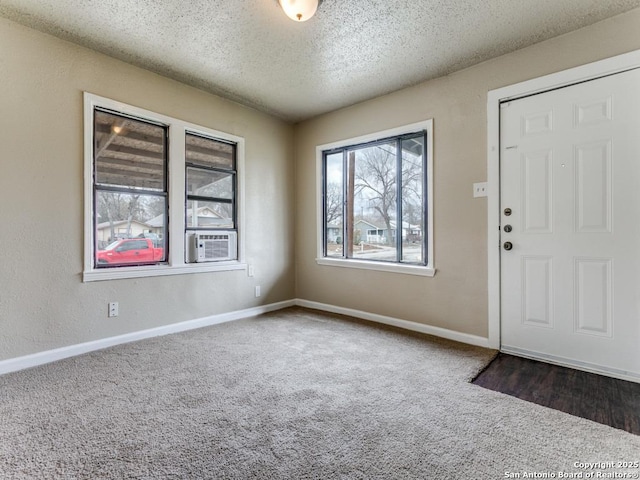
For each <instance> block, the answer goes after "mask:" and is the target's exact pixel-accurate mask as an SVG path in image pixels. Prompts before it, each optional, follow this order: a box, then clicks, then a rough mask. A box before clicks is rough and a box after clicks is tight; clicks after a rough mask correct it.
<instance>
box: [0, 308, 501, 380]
mask: <svg viewBox="0 0 640 480" xmlns="http://www.w3.org/2000/svg"><path fill="white" fill-rule="evenodd" d="M293 306H300V307H306V308H311V309H315V310H322V311H325V312H331V313H338V314H342V315H348V316H351V317H355V318H361V319H363V320H369V321H372V322H377V323H382V324H385V325H392V326H394V327H399V328H404V329H406V330H411V331H414V332H420V333H426V334H428V335H434V336H436V337H442V338H447V339H449V340H455V341H458V342H462V343H468V344H471V345H477V346H479V347H486V348H490V346H489V340H488V339H487V338H483V337H478V336H475V335H469V334H467V333H461V332H456V331H454V330H448V329H445V328H440V327H432V326H430V325H424V324H421V323H416V322H409V321H407V320H400V319H398V318H393V317H387V316H384V315H378V314H375V313H369V312H363V311H361V310H354V309H351V308H343V307H337V306H335V305H329V304H326V303H318V302H311V301H309V300H301V299H294V300H286V301H283V302H277V303H271V304H269V305H262V306H260V307H253V308H247V309H244V310H236V311H234V312H227V313H220V314H217V315H211V316H208V317H203V318H197V319H195V320H187V321H185V322H179V323H173V324H170V325H164V326H162V327H156V328H150V329H147V330H140V331H138V332H131V333H126V334H124V335H117V336H115V337H108V338H103V339H100V340H94V341H91V342H85V343H79V344H76V345H69V346H67V347H61V348H56V349H53V350H46V351H44V352H38V353H34V354H31V355H25V356H22V357H16V358H10V359H8V360H3V361H0V375H2V374H5V373H10V372H16V371H19V370H24V369H26V368H31V367H37V366H38V365H44V364H46V363H51V362H55V361H57V360H62V359H65V358H69V357H75V356H77V355H82V354H84V353H89V352H93V351H96V350H102V349H104V348H108V347H113V346H115V345H122V344H125V343H130V342H135V341H138V340H144V339H146V338H152V337H159V336H162V335H169V334H171V333H178V332H184V331H187V330H193V329H194V328H202V327H208V326H211V325H217V324H220V323H225V322H231V321H234V320H240V319H243V318H249V317H254V316H256V315H261V314H263V313H267V312H273V311H275V310H281V309H283V308H287V307H293Z"/></svg>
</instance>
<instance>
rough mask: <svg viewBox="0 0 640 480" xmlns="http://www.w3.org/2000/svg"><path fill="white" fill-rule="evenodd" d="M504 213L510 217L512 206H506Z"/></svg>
mask: <svg viewBox="0 0 640 480" xmlns="http://www.w3.org/2000/svg"><path fill="white" fill-rule="evenodd" d="M504 215H505V217H508V216H509V215H511V209H510V208H505V209H504Z"/></svg>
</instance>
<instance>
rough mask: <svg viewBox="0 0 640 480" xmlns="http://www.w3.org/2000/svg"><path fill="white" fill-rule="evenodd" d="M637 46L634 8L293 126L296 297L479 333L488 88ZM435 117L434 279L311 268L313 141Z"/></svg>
mask: <svg viewBox="0 0 640 480" xmlns="http://www.w3.org/2000/svg"><path fill="white" fill-rule="evenodd" d="M636 49H640V10H634V11H631V12H629V13H627V14H624V15H621V16H618V17H615V18H613V19H610V20H607V21H604V22H600V23H598V24H595V25H593V26H591V27H587V28H584V29H582V30H579V31H576V32H573V33H571V34H568V35H564V36H562V37H558V38H555V39H552V40H550V41H546V42H543V43H540V44H538V45H534V46H532V47H530V48H527V49H524V50H520V51H517V52H515V53H512V54H509V55H505V56H503V57H500V58H497V59H495V60H491V61H488V62H485V63H483V64H480V65H477V66H475V67H472V68H469V69H466V70H464V71H461V72H458V73H456V74H452V75H449V76H446V77H443V78H439V79H436V80H433V81H429V82H426V83H423V84H420V85H418V86H416V87H412V88H408V89H404V90H401V91H398V92H395V93H392V94H389V95H386V96H383V97H380V98H377V99H374V100H371V101H368V102H364V103H361V104H358V105H356V106H353V107H351V108H347V109H344V110H340V111H337V112H333V113H330V114H327V115H324V116H321V117H319V118H316V119H313V120H310V121H307V122H303V123H301V124H299V125H298V126H297V127H296V130H295V158H296V189H297V193H296V199H297V207H298V210H297V212H296V240H297V241H296V246H297V249H296V279H297V280H296V285H297V295H298V298H301V299H305V300H310V301H315V302H322V303H328V304H332V305H337V306H341V307H346V308H352V309H357V310H362V311H366V312H371V313H375V314H380V315H388V316H391V317H395V318H400V319H404V320H409V321H414V322H419V323H424V324H428V325H433V326H437V327H443V328H447V329H451V330H456V331H460V332H464V333H468V334H473V335H479V336H482V337H486V336H487V331H488V327H487V323H488V320H487V241H486V237H487V204H486V199H474V198H473V196H472V184H473V183H474V182H481V181H485V180H486V179H487V167H486V162H487V160H486V159H487V156H486V145H487V121H486V118H487V111H486V103H487V92H488V91H489V90H492V89H496V88H499V87H503V86H506V85H510V84H513V83H517V82H520V81H524V80H528V79H531V78H535V77H539V76H542V75H545V74H549V73H553V72H557V71H560V70H565V69H568V68H571V67H574V66H578V65H582V64H585V63H589V62H593V61H596V60H600V59H603V58H606V57H610V56H614V55H618V54H621V53H626V52H629V51H632V50H636ZM428 118H433V119H434V195H435V200H434V208H435V215H434V222H435V226H434V228H435V262H436V268H437V273H436V276H435V277H433V278H423V277H415V276H410V275H400V274H395V273H382V272H375V273H374V272H371V271H366V270H355V269H345V268H336V267H329V266H319V265H317V264H316V262H315V256H316V238H317V233H318V232H317V228H316V198H317V195H316V170H315V162H316V157H315V147H316V145H322V144H325V143H330V142H335V141H338V140H342V139H346V138H350V137H355V136H359V135H364V134H368V133H373V132H376V131H380V130H385V129H388V128H392V127H396V126H401V125H405V124H409V123H413V122H417V121H421V120H425V119H428Z"/></svg>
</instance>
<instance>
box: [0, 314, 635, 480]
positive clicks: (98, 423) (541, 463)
mask: <svg viewBox="0 0 640 480" xmlns="http://www.w3.org/2000/svg"><path fill="white" fill-rule="evenodd" d="M494 354H495V352H494V351H491V350H486V349H482V348H477V347H472V346H468V345H462V344H458V343H455V342H450V341H446V340H442V339H436V338H433V337H429V336H425V335H419V334H412V333H408V332H403V331H401V330H395V329H392V328H387V327H382V326H377V325H374V324H369V323H366V322H361V321H357V320H354V319H349V318H347V317H339V316H334V315H329V314H324V313H320V312H317V311H312V310H306V309H299V308H292V309H286V310H282V311H279V312H274V313H271V314H267V315H263V316H260V317H256V318H252V319H246V320H241V321H236V322H231V323H226V324H222V325H217V326H212V327H208V328H203V329H198V330H192V331H189V332H184V333H180V334H175V335H170V336H165V337H159V338H154V339H149V340H145V341H141V342H136V343H131V344H127V345H121V346H117V347H113V348H110V349H106V350H102V351H99V352H93V353H90V354H86V355H83V356H79V357H75V358H71V359H67V360H63V361H60V362H56V363H52V364H49V365H45V366H41V367H37V368H33V369H30V370H25V371H22V372H16V373H12V374H8V375H4V376H2V377H0V478H3V479H4V478H7V479H24V478H29V479H31V478H42V479H57V478H62V479H100V478H108V479H121V478H122V479H124V478H135V479H147V478H176V479H183V478H194V479H206V478H212V479H213V478H215V479H250V478H259V479H311V478H313V479H333V478H340V479H374V478H380V479H382V478H385V479H387V478H389V479H430V478H434V479H494V478H495V479H497V478H508V477H507V475H508V474H519V475H520V478H526V477H523V476H522V475H523V474H524V473H527V474H543V473H547V474H551V473H553V474H555V475H556V477H555V478H558V472H564V473H580V472H582V474H583V475H585V474H587V473H588V472H592V473H595V472H597V473H600V474H611V473H614V472H618V473H625V474H628V475H637V474H638V473H639V472H640V470H639V469H637V468H620V469H617V468H616V467H617V465H615V463H614V465H613V468H610V467H611V466H610V465H608V464H607V465H596V467H595V469H593V470H586V469H585V467H584V466H583V465H582V464H584V463H595V462H618V461H636V462H637V461H640V437H639V436H635V435H631V434H629V433H626V432H623V431H621V430H616V429H613V428H610V427H607V426H604V425H600V424H597V423H594V422H591V421H588V420H585V419H581V418H577V417H573V416H571V415H568V414H565V413H562V412H558V411H555V410H551V409H548V408H545V407H541V406H538V405H534V404H531V403H528V402H525V401H522V400H519V399H517V398H514V397H510V396H507V395H503V394H500V393H497V392H493V391H490V390H485V389H483V388H481V387H479V386H476V385H473V384H470V383H469V381H470V380H471V379H472V378H473V377H474V376H475V375H476V374H477V373H478V372H479V371H480V370H481V369H482V368H483V367H484V366H485V365H486V364H487V363H488V362H489V361H490V360H491V358H492V357H493V356H494ZM577 462H579V464H578V465H576V463H577ZM511 478H515V477H511ZM538 478H541V477H538ZM551 478H554V477H551ZM578 478H587V477H578ZM592 478H612V477H604V476H600V477H596V476H593V477H592ZM618 478H620V477H618ZM627 478H638V477H637V476H636V477H633V476H630V477H627Z"/></svg>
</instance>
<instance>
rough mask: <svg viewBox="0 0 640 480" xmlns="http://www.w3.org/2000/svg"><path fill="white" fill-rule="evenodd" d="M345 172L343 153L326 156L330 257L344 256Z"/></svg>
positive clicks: (326, 197)
mask: <svg viewBox="0 0 640 480" xmlns="http://www.w3.org/2000/svg"><path fill="white" fill-rule="evenodd" d="M343 177H344V174H343V168H342V153H334V154H331V155H327V156H326V172H325V229H326V230H325V233H326V242H327V243H326V246H325V247H326V252H327V256H328V257H342V253H343V243H344V238H342V237H343V232H344V218H343V217H344V178H343Z"/></svg>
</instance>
